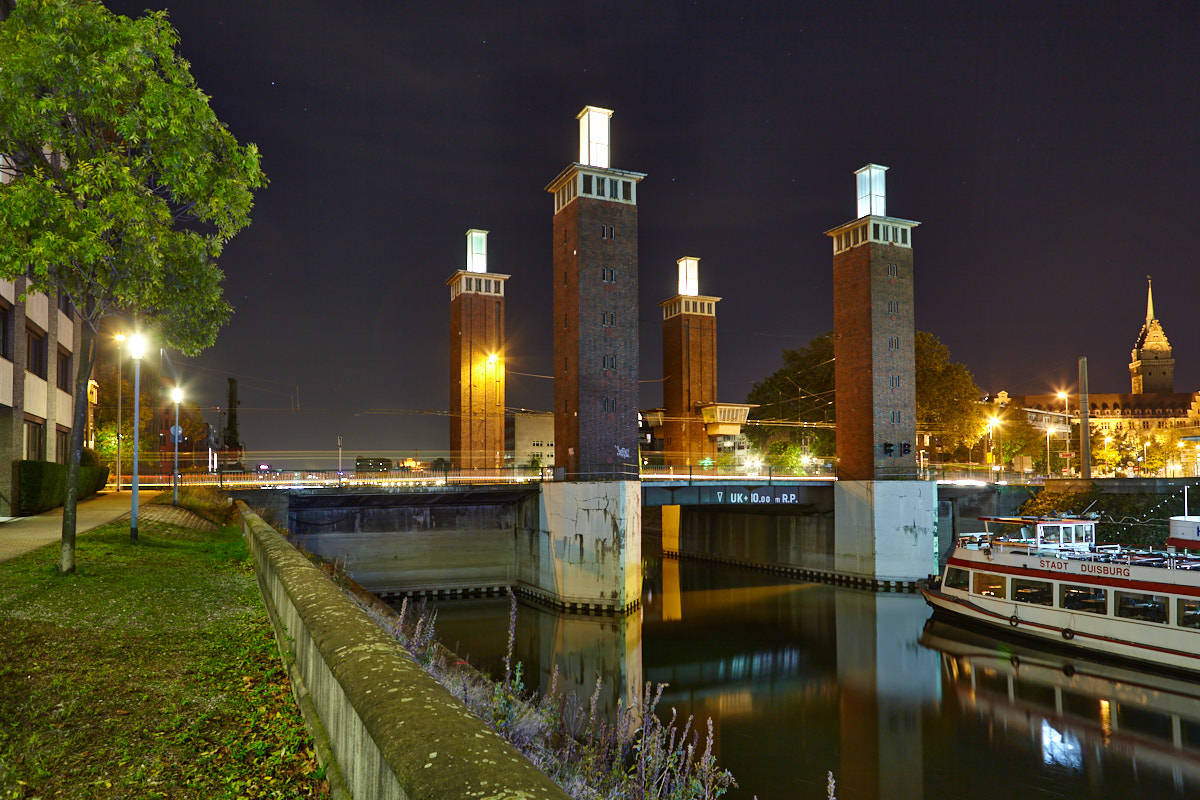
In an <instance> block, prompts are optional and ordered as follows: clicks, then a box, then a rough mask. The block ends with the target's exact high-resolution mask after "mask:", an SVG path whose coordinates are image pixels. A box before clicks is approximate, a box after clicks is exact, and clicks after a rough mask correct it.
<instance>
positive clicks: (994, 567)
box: [922, 548, 1200, 673]
mask: <svg viewBox="0 0 1200 800" xmlns="http://www.w3.org/2000/svg"><path fill="white" fill-rule="evenodd" d="M951 568H956V569H958V570H963V571H967V572H968V574H969V575H970V576H971V577H970V582H969V585H968V586H967V587H948V586H947V585H946V583H947V581H946V580H945V579H943V583H942V586H940V587H939V588H926V589H923V590H922V592H923V594H924V595H925V599H926V601H927V602H928V603H929V604H930V605H931V606H933V607H934V608H935V609H936V610H938V611H940V612H941V613H942V615H943V616H945V617H949V618H955V619H960V620H966V621H969V622H972V623H975V624H976V625H977V626H978V625H985V626H990V627H991V628H993V629H995V630H997V631H998V632H1000V631H1003V632H1004V633H1007V634H1017V635H1020V636H1022V637H1025V638H1028V639H1036V640H1041V641H1045V642H1048V643H1054V644H1057V645H1066V646H1069V647H1071V648H1074V649H1078V650H1081V651H1085V652H1089V653H1095V654H1099V655H1104V656H1116V657H1120V658H1123V659H1130V660H1134V661H1138V662H1142V663H1146V664H1153V665H1157V666H1160V667H1168V668H1171V669H1179V670H1187V671H1189V672H1194V673H1200V627H1192V625H1194V624H1196V622H1195V620H1194V619H1193V618H1192V617H1191V614H1192V613H1194V611H1193V610H1194V609H1195V608H1196V607H1197V605H1198V604H1200V572H1197V571H1192V570H1183V569H1165V568H1156V567H1148V566H1131V565H1124V564H1104V563H1097V562H1088V561H1068V560H1066V559H1059V558H1053V557H1051V558H1042V557H1039V556H1038V555H1036V554H1029V553H1027V552H1011V551H998V552H992V551H989V550H969V549H964V548H958V549H956V551H955V553H954V556H952V557H951V559H950V562H949V565H948V568H947V572H946V575H947V576H948V575H950V569H951ZM976 573H984V576H985V577H986V578H987V579H988V580H992V581H994V580H995V579H997V578H999V579H1003V580H1004V583H1003V588H1002V589H1001V590H1000V591H999V592H998V594H999V595H1000V596H989V594H987V593H986V592H979V591H972V589H979V588H980V587H979V586H978V585H977V583H976V578H975V575H976ZM1014 579H1019V580H1022V581H1024V584H1022V585H1028V583H1030V582H1039V583H1044V584H1048V585H1050V586H1051V587H1052V588H1051V590H1050V591H1051V592H1052V596H1053V597H1054V598H1060V596H1061V595H1060V587H1061V585H1063V584H1066V585H1067V586H1068V587H1069V588H1087V589H1089V590H1096V591H1104V592H1105V593H1106V595H1105V598H1106V599H1105V600H1104V608H1105V611H1104V613H1090V612H1086V611H1080V610H1077V609H1069V608H1063V607H1060V602H1059V600H1057V599H1056V600H1054V603H1053V605H1042V604H1035V603H1031V602H1019V601H1017V600H1015V599H1013V597H1014V596H1015V595H1016V593H1017V589H1016V588H1012V589H1011V590H1010V589H1008V587H1009V586H1010V585H1011V586H1012V587H1016V586H1017V585H1018V584H1017V582H1016V580H1014ZM1010 581H1012V583H1011V584H1010ZM985 582H986V581H985ZM1123 593H1124V594H1142V595H1147V596H1149V595H1153V596H1154V597H1156V598H1166V601H1165V602H1164V604H1163V607H1162V609H1163V611H1165V614H1164V615H1163V616H1165V619H1164V618H1163V616H1160V617H1159V618H1158V619H1156V620H1149V619H1138V618H1130V617H1127V616H1122V615H1120V614H1118V613H1116V609H1117V601H1116V597H1117V596H1118V595H1119V594H1123ZM1110 594H1111V595H1112V600H1111V601H1110V600H1109V599H1108V595H1110ZM1181 604H1182V605H1181ZM1185 618H1186V619H1187V620H1188V624H1187V626H1185V625H1184V624H1183V622H1184V619H1185Z"/></svg>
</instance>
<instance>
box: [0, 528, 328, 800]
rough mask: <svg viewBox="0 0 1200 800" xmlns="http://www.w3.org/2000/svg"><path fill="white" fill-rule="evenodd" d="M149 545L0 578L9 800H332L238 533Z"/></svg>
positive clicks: (124, 537)
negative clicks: (64, 571)
mask: <svg viewBox="0 0 1200 800" xmlns="http://www.w3.org/2000/svg"><path fill="white" fill-rule="evenodd" d="M139 537H140V541H139V542H137V543H136V544H135V543H131V542H130V541H129V524H128V522H126V523H123V524H122V523H113V524H112V525H108V526H105V527H103V528H100V529H98V530H96V531H93V532H90V533H87V534H85V535H83V536H81V537H80V538H79V539H78V552H77V564H78V571H77V573H76V574H74V575H69V576H60V575H58V574H56V569H55V568H56V564H57V559H58V546H57V545H52V546H49V547H43V548H41V549H40V550H37V551H34V552H33V553H30V554H28V555H26V556H23V557H21V558H18V559H15V560H13V561H8V562H5V563H3V564H0V800H8V799H9V798H34V797H39V798H47V799H48V798H53V797H80V798H167V797H170V798H243V797H245V798H275V797H281V798H282V797H287V798H293V797H325V796H327V795H328V786H327V784H326V783H325V781H324V780H323V772H322V770H321V769H320V768H319V767H318V766H317V763H316V760H315V757H314V755H313V753H312V750H311V747H310V744H309V740H308V735H307V733H306V731H305V729H304V723H303V721H302V720H301V718H300V715H299V713H298V712H297V710H296V707H295V703H294V702H293V700H292V696H291V690H290V688H289V685H288V680H287V676H286V674H285V673H284V671H283V669H282V667H281V664H280V660H279V655H278V653H277V651H276V649H275V642H274V639H273V638H272V636H271V629H270V624H269V622H268V620H267V614H266V610H265V609H264V607H263V604H262V599H261V598H260V596H259V593H258V586H257V583H256V582H255V578H254V573H253V571H252V568H251V566H250V562H249V561H248V560H247V552H246V548H245V545H244V544H243V543H242V538H241V531H240V530H239V529H238V528H237V527H236V526H225V527H223V528H221V529H219V530H218V531H216V532H204V531H201V530H197V529H193V528H186V527H180V526H177V525H168V524H165V523H161V522H154V521H152V520H146V521H144V522H143V523H142V524H141V525H140V526H139Z"/></svg>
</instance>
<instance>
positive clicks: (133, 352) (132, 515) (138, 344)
mask: <svg viewBox="0 0 1200 800" xmlns="http://www.w3.org/2000/svg"><path fill="white" fill-rule="evenodd" d="M145 354H146V337H144V336H142V335H141V334H140V333H135V334H134V335H133V336H132V337H131V338H130V339H129V355H130V356H131V357H132V358H133V480H132V482H131V483H130V491H131V492H133V498H132V501H131V505H130V507H129V538H130V540H132V541H135V542H136V541H137V538H138V529H137V525H138V406H139V405H140V403H139V402H138V401H139V400H140V398H141V391H142V356H144V355H145Z"/></svg>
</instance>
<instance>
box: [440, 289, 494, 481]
mask: <svg viewBox="0 0 1200 800" xmlns="http://www.w3.org/2000/svg"><path fill="white" fill-rule="evenodd" d="M491 353H496V354H498V355H501V356H503V354H504V298H503V297H502V296H500V295H494V294H475V293H472V292H463V293H462V294H460V295H459V296H458V297H456V298H454V299H453V300H451V301H450V460H451V462H452V463H453V464H454V465H455V466H457V467H460V468H464V469H471V468H479V467H495V466H501V465H502V464H503V463H504V362H503V360H500V361H498V362H497V363H496V364H489V363H488V361H487V357H488V355H489V354H491Z"/></svg>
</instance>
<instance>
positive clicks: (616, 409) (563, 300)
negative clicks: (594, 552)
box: [546, 106, 645, 480]
mask: <svg viewBox="0 0 1200 800" xmlns="http://www.w3.org/2000/svg"><path fill="white" fill-rule="evenodd" d="M612 113H613V112H612V111H609V110H608V109H605V108H596V107H595V106H586V107H585V108H584V109H583V111H581V112H579V115H578V119H579V161H578V162H575V163H572V164H570V165H569V166H568V167H567V168H566V169H564V170H563V171H562V172H561V173H559V175H558V177H557V178H555V179H554V180H553V181H551V182H550V184H549V185H548V186H547V187H546V191H548V192H550V193H551V194H553V195H554V239H553V246H554V278H553V280H554V319H553V326H554V463H555V466H557V467H560V468H564V471H565V473H566V477H567V478H569V479H575V480H637V479H638V476H639V470H638V419H637V415H638V382H637V381H638V245H637V235H638V228H637V224H638V217H637V184H638V182H639V181H641V179H642V178H644V177H645V175H644V174H642V173H640V172H627V171H625V170H618V169H613V168H612V167H611V166H610V165H609V152H610V146H609V118H610V117H611V116H612Z"/></svg>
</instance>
